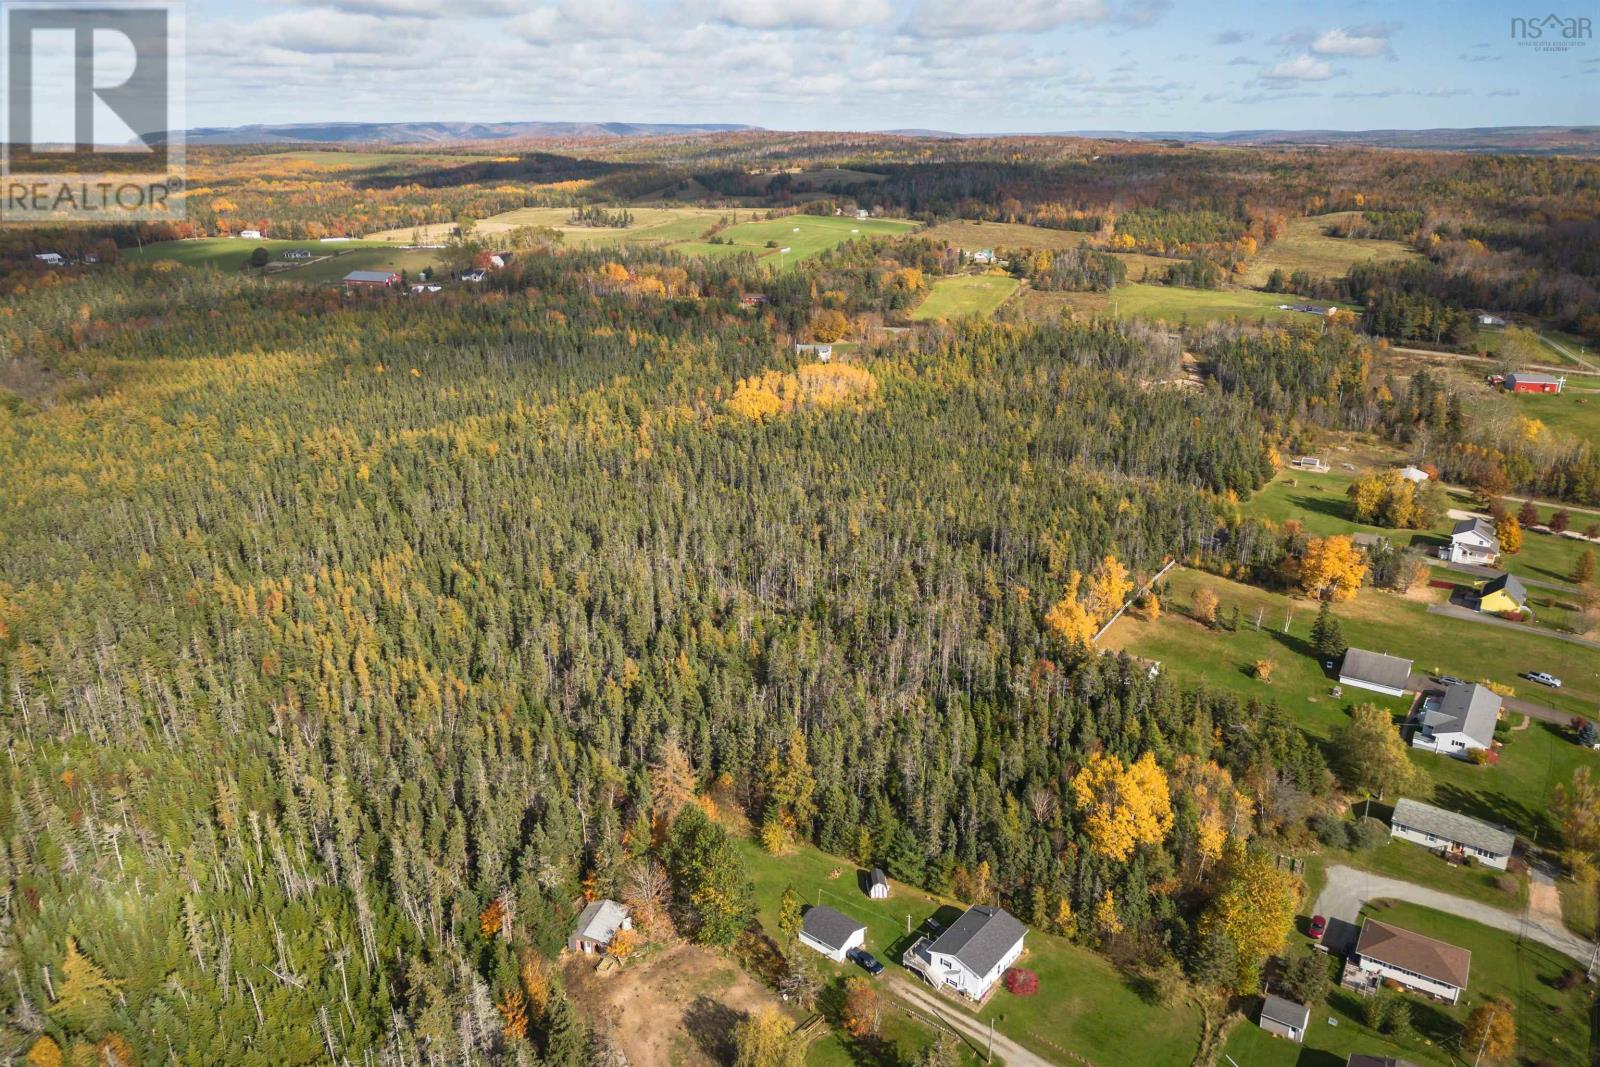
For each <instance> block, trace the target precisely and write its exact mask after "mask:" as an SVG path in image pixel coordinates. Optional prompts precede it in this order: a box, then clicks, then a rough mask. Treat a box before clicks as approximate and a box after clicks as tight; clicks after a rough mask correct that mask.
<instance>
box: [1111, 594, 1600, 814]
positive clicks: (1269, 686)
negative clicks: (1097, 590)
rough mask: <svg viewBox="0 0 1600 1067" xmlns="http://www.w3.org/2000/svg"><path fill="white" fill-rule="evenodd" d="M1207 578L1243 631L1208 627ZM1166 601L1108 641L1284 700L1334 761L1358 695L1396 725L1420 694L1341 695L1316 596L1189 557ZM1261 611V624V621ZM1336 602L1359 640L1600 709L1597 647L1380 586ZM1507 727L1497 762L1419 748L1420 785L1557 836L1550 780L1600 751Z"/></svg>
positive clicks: (1466, 808) (1432, 797)
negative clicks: (1325, 656)
mask: <svg viewBox="0 0 1600 1067" xmlns="http://www.w3.org/2000/svg"><path fill="white" fill-rule="evenodd" d="M1202 585H1203V586H1207V587H1209V588H1210V589H1211V590H1212V591H1213V592H1215V593H1216V594H1217V596H1218V599H1219V601H1220V604H1221V606H1220V610H1219V615H1220V617H1222V618H1223V619H1231V618H1232V615H1233V611H1234V609H1235V608H1237V609H1238V613H1239V623H1238V630H1237V631H1234V632H1229V631H1226V630H1213V629H1208V628H1206V627H1204V626H1202V625H1201V624H1200V623H1198V622H1196V621H1195V620H1194V619H1192V618H1190V617H1189V615H1188V613H1187V612H1188V607H1189V604H1190V600H1191V596H1192V594H1193V591H1194V590H1195V589H1196V588H1197V587H1199V586H1202ZM1163 608H1164V610H1163V612H1162V616H1161V618H1160V619H1158V620H1157V621H1155V622H1150V621H1147V620H1143V619H1135V618H1132V617H1128V616H1124V617H1123V618H1122V619H1120V620H1118V621H1117V623H1116V624H1115V625H1114V626H1113V627H1112V628H1111V630H1110V631H1109V632H1108V633H1107V634H1106V636H1105V637H1104V638H1103V639H1102V640H1101V647H1102V648H1105V649H1108V650H1126V651H1128V652H1131V653H1133V654H1135V655H1138V656H1141V657H1144V658H1147V659H1152V660H1158V661H1160V663H1161V665H1162V670H1163V671H1164V672H1165V673H1167V674H1168V675H1170V676H1171V677H1173V678H1174V679H1175V680H1176V681H1178V682H1179V683H1180V684H1190V683H1196V682H1205V683H1207V684H1209V685H1212V686H1216V687H1219V688H1222V689H1226V690H1230V691H1232V692H1234V693H1237V694H1239V695H1240V696H1243V697H1247V698H1248V697H1254V698H1256V699H1259V700H1263V701H1266V700H1270V701H1275V702H1276V703H1278V704H1279V705H1280V706H1282V707H1283V708H1284V709H1285V710H1287V711H1288V712H1289V714H1290V715H1291V716H1293V717H1294V719H1295V721H1296V722H1297V723H1298V724H1299V725H1300V727H1301V728H1302V729H1303V730H1304V731H1305V732H1306V735H1307V736H1308V737H1309V738H1310V739H1311V740H1312V741H1313V742H1315V743H1316V744H1318V746H1319V747H1321V748H1322V750H1323V753H1324V755H1325V756H1326V757H1327V758H1328V759H1329V761H1330V762H1332V761H1333V759H1334V758H1335V757H1336V755H1337V753H1336V751H1335V746H1334V744H1333V741H1332V739H1333V737H1334V736H1335V735H1336V734H1337V733H1338V731H1339V730H1340V728H1341V727H1343V726H1344V724H1345V723H1346V722H1347V721H1348V717H1349V708H1350V707H1351V706H1353V705H1355V704H1358V703H1371V704H1376V705H1378V706H1379V707H1382V708H1385V709H1387V710H1388V711H1389V712H1391V713H1392V714H1393V715H1394V716H1395V717H1396V729H1398V728H1399V726H1398V723H1399V720H1400V717H1401V716H1403V714H1404V713H1405V711H1406V710H1407V709H1408V708H1409V706H1410V699H1409V698H1401V697H1384V696H1382V695H1380V694H1378V693H1372V692H1368V691H1366V690H1361V689H1355V688H1353V687H1349V686H1347V687H1345V688H1344V690H1343V692H1342V694H1341V695H1340V696H1338V697H1335V696H1333V695H1332V690H1333V687H1334V686H1335V685H1336V684H1337V683H1338V679H1337V676H1336V672H1331V671H1325V670H1324V669H1323V666H1322V664H1321V662H1320V661H1319V660H1318V659H1317V658H1316V657H1315V656H1314V655H1313V654H1312V651H1311V646H1310V635H1311V624H1312V622H1313V621H1314V620H1315V618H1316V606H1315V605H1314V604H1312V603H1311V602H1310V601H1308V600H1304V599H1300V598H1291V597H1289V596H1286V595H1284V594H1280V593H1273V592H1268V591H1266V590H1263V589H1259V588H1256V587H1255V586H1250V585H1245V584H1243V583H1240V582H1233V581H1229V580H1228V579H1225V578H1219V577H1216V576H1214V575H1210V574H1203V573H1200V572H1198V571H1192V570H1188V569H1179V570H1174V571H1173V572H1172V573H1171V575H1169V581H1168V583H1167V596H1166V598H1165V599H1164V600H1163ZM1258 612H1259V613H1260V619H1261V628H1260V630H1257V629H1256V627H1255V624H1256V618H1257V613H1258ZM1334 613H1335V615H1337V617H1338V618H1339V621H1340V624H1341V627H1342V629H1343V632H1344V637H1345V640H1346V642H1348V643H1349V644H1350V645H1352V646H1354V647H1357V648H1365V649H1370V650H1372V651H1376V652H1386V653H1389V654H1391V655H1396V656H1402V657H1405V658H1408V659H1412V660H1413V661H1414V663H1415V669H1416V670H1417V671H1419V672H1428V673H1442V674H1453V675H1456V676H1457V677H1460V678H1465V679H1468V680H1470V681H1482V680H1491V681H1497V682H1504V683H1506V684H1509V685H1512V686H1513V687H1515V689H1516V691H1517V693H1518V695H1520V696H1523V697H1526V698H1527V699H1530V700H1535V701H1537V702H1539V703H1542V704H1546V705H1549V706H1551V707H1554V708H1556V709H1557V710H1559V711H1561V712H1564V713H1573V714H1588V715H1594V714H1595V711H1596V703H1597V701H1600V655H1596V654H1595V650H1594V649H1592V648H1584V647H1581V646H1578V645H1573V644H1568V643H1566V642H1563V641H1558V640H1556V639H1555V638H1552V637H1546V636H1543V635H1539V634H1531V633H1522V632H1518V631H1512V630H1506V629H1503V628H1500V627H1493V626H1486V625H1484V624H1482V623H1477V622H1472V621H1469V620H1466V619H1455V618H1450V617H1447V616H1440V615H1431V614H1429V613H1428V612H1427V607H1426V604H1425V603H1423V602H1421V601H1418V600H1413V599H1410V598H1407V597H1400V596H1396V595H1394V594H1392V593H1385V592H1380V591H1377V590H1373V589H1364V590H1362V591H1361V593H1360V594H1359V595H1358V596H1357V597H1356V599H1355V600H1353V601H1350V602H1347V603H1344V604H1339V605H1337V606H1336V607H1335V609H1334ZM1263 659H1270V660H1272V661H1273V663H1274V664H1275V668H1274V670H1273V673H1272V680H1271V681H1270V682H1263V681H1261V680H1260V679H1258V678H1255V677H1253V675H1252V670H1251V667H1252V665H1253V664H1255V663H1256V661H1258V660H1263ZM1530 669H1546V670H1551V671H1553V672H1554V673H1556V674H1559V675H1561V676H1562V677H1563V678H1564V680H1565V681H1566V687H1565V688H1564V689H1561V690H1547V689H1544V688H1542V687H1539V686H1535V685H1532V684H1531V683H1529V682H1526V681H1524V680H1522V679H1520V678H1518V677H1517V673H1518V672H1520V671H1525V670H1530ZM1522 721H1523V716H1521V715H1519V714H1516V713H1514V712H1508V713H1507V715H1506V719H1505V726H1506V727H1508V728H1509V727H1512V726H1519V727H1520V725H1521V723H1522ZM1498 736H1499V738H1500V739H1501V740H1503V741H1504V742H1505V747H1504V748H1503V749H1502V750H1501V754H1500V762H1499V764H1498V765H1497V766H1493V767H1478V766H1474V765H1473V764H1470V763H1467V762H1465V761H1462V760H1455V759H1451V758H1449V757H1443V756H1436V755H1434V754H1432V753H1428V752H1422V751H1418V750H1412V751H1411V759H1412V763H1413V764H1414V765H1415V766H1417V767H1418V768H1420V769H1421V770H1422V772H1423V773H1424V774H1425V775H1426V776H1427V777H1426V780H1425V781H1424V782H1423V783H1422V785H1421V786H1420V787H1419V788H1417V789H1415V790H1413V791H1411V795H1413V796H1416V797H1417V798H1419V799H1422V800H1428V801H1431V802H1433V803H1436V804H1439V805H1440V806H1442V807H1446V808H1450V809H1451V810H1454V811H1461V812H1466V813H1468V814H1472V815H1476V816H1478V817H1480V818H1485V819H1489V820H1491V821H1494V822H1498V823H1501V824H1504V825H1507V826H1511V827H1514V828H1516V829H1517V830H1519V831H1520V832H1522V833H1524V834H1531V833H1533V832H1535V831H1538V832H1539V834H1540V837H1541V838H1542V839H1548V835H1549V834H1550V833H1551V832H1552V828H1551V824H1550V821H1549V817H1548V814H1547V809H1548V806H1549V800H1550V791H1551V789H1552V788H1553V787H1554V786H1555V785H1556V784H1557V783H1562V782H1570V781H1571V780H1572V775H1573V772H1574V771H1576V770H1577V769H1578V768H1579V767H1589V768H1591V770H1592V773H1600V753H1594V752H1591V751H1589V750H1587V749H1583V748H1579V747H1578V746H1577V745H1576V744H1574V743H1573V742H1572V741H1571V740H1569V739H1568V738H1567V737H1566V736H1565V735H1564V733H1563V732H1562V730H1561V729H1560V728H1558V727H1556V726H1554V725H1551V724H1548V723H1543V722H1539V721H1533V722H1530V723H1529V725H1528V726H1527V727H1526V728H1519V729H1515V730H1509V729H1508V730H1506V731H1503V732H1501V733H1500V734H1498Z"/></svg>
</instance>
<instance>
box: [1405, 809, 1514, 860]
mask: <svg viewBox="0 0 1600 1067" xmlns="http://www.w3.org/2000/svg"><path fill="white" fill-rule="evenodd" d="M1389 836H1390V837H1396V838H1399V839H1400V840H1402V841H1410V842H1411V843H1412V844H1416V845H1422V846H1423V847H1424V848H1429V849H1433V850H1435V851H1438V852H1441V853H1443V854H1444V855H1445V856H1446V857H1447V858H1450V857H1455V858H1460V857H1465V856H1471V857H1472V858H1473V859H1475V860H1477V861H1478V862H1479V863H1481V864H1483V865H1484V866H1485V867H1493V868H1495V869H1496V870H1501V871H1503V870H1505V869H1506V864H1507V863H1508V862H1510V860H1511V851H1512V849H1513V848H1514V847H1515V846H1516V843H1517V835H1516V834H1513V833H1512V832H1511V831H1510V830H1506V829H1503V828H1501V827H1499V826H1494V825H1492V824H1491V823H1486V822H1484V821H1482V820H1481V819H1474V818H1472V817H1471V816H1470V815H1461V814H1459V813H1457V812H1454V811H1446V810H1445V809H1443V808H1436V807H1434V806H1433V805H1432V804H1424V803H1422V801H1420V800H1412V799H1410V798H1409V797H1402V798H1401V799H1399V800H1397V801H1395V804H1394V814H1393V815H1391V816H1390V817H1389Z"/></svg>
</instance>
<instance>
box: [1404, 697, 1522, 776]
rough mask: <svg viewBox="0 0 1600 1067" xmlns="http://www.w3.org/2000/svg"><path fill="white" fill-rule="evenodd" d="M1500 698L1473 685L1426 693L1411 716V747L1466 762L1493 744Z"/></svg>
mask: <svg viewBox="0 0 1600 1067" xmlns="http://www.w3.org/2000/svg"><path fill="white" fill-rule="evenodd" d="M1500 703H1501V701H1500V697H1499V696H1498V695H1497V694H1496V693H1494V692H1493V691H1491V690H1490V689H1489V687H1488V686H1483V685H1478V684H1476V683H1474V682H1462V683H1459V684H1456V685H1447V686H1445V688H1444V691H1443V692H1442V693H1440V692H1434V693H1429V694H1427V695H1426V696H1425V697H1423V698H1422V704H1421V705H1420V706H1419V707H1418V708H1417V710H1416V711H1415V712H1413V713H1412V716H1411V747H1412V748H1423V749H1427V750H1428V751H1429V752H1437V753H1439V754H1440V755H1445V756H1456V757H1459V758H1461V759H1465V758H1466V757H1467V754H1468V753H1470V752H1472V751H1473V750H1474V749H1480V748H1489V747H1491V746H1492V745H1493V744H1494V724H1495V723H1496V722H1497V721H1499V719H1500Z"/></svg>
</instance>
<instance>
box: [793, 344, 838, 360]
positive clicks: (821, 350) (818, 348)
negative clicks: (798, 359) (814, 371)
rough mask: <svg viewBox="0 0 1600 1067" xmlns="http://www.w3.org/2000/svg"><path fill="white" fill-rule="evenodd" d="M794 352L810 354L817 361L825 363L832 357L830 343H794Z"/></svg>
mask: <svg viewBox="0 0 1600 1067" xmlns="http://www.w3.org/2000/svg"><path fill="white" fill-rule="evenodd" d="M794 354H795V355H797V356H812V357H814V358H815V359H816V361H817V362H818V363H826V362H828V361H829V360H830V359H832V358H833V346H832V345H795V346H794Z"/></svg>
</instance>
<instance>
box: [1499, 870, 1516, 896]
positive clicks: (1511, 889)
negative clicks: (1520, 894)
mask: <svg viewBox="0 0 1600 1067" xmlns="http://www.w3.org/2000/svg"><path fill="white" fill-rule="evenodd" d="M1521 885H1522V881H1521V879H1519V878H1518V877H1517V876H1516V875H1514V874H1502V875H1501V876H1500V877H1498V878H1496V879H1495V880H1494V886H1495V888H1496V889H1498V890H1500V892H1502V893H1504V894H1505V895H1506V896H1508V897H1512V896H1516V895H1517V890H1518V888H1520V887H1521Z"/></svg>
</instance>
